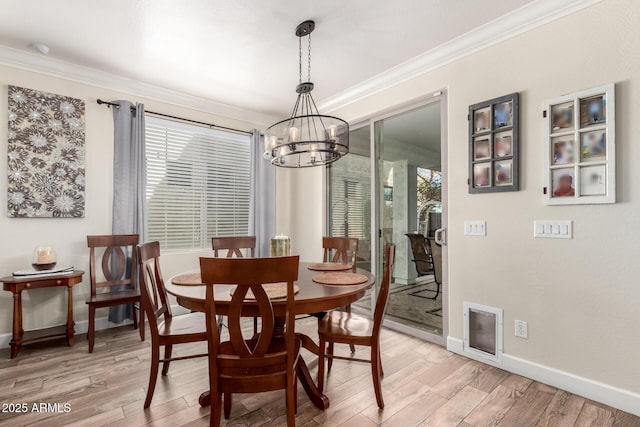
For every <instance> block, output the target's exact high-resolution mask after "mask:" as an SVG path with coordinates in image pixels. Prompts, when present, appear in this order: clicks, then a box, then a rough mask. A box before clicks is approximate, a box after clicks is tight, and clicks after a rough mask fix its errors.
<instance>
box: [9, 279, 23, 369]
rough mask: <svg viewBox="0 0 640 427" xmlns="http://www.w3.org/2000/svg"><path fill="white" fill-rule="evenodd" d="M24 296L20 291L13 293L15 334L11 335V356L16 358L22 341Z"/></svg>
mask: <svg viewBox="0 0 640 427" xmlns="http://www.w3.org/2000/svg"><path fill="white" fill-rule="evenodd" d="M22 333H24V332H22V298H21V297H20V291H18V292H14V294H13V334H12V335H13V336H12V337H11V358H12V359H15V357H16V356H17V355H18V351H20V342H21V341H22V338H21V337H22Z"/></svg>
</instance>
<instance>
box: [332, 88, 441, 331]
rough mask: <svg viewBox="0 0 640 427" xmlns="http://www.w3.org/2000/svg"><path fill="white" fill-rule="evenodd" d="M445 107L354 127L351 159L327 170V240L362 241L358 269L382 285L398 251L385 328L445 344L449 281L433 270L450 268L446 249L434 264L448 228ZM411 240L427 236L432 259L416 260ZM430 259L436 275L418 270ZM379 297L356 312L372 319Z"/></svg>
mask: <svg viewBox="0 0 640 427" xmlns="http://www.w3.org/2000/svg"><path fill="white" fill-rule="evenodd" d="M444 101H445V98H444V95H443V94H437V95H436V96H434V97H433V98H430V99H428V100H425V101H424V102H422V103H421V104H417V105H414V106H412V107H407V108H403V109H398V110H396V111H393V112H390V113H388V114H385V115H381V116H378V117H374V118H372V119H370V120H368V121H366V122H364V123H361V124H360V125H359V126H354V127H353V130H352V131H351V133H350V145H351V147H350V154H349V155H348V156H345V157H344V158H342V159H340V160H339V161H337V162H335V163H334V164H333V165H331V166H330V167H329V168H328V169H327V187H328V190H329V191H328V200H327V210H328V212H327V220H328V221H327V223H328V224H327V226H328V233H329V235H333V236H345V237H357V238H358V239H360V245H359V250H358V267H360V268H364V269H366V270H368V271H372V272H373V273H375V274H376V275H377V276H378V277H379V278H381V277H382V271H383V270H384V265H383V260H382V254H383V252H384V245H385V244H386V243H387V242H393V243H395V244H396V248H397V249H396V264H395V269H394V272H393V275H392V277H393V279H392V285H391V295H390V298H389V303H388V306H387V312H386V317H385V322H386V323H387V325H388V326H390V327H393V328H395V329H399V330H403V331H409V332H410V333H414V334H415V335H418V336H421V337H424V338H426V339H429V340H431V341H434V342H437V343H440V344H444V338H443V336H444V332H445V331H444V329H446V304H445V303H443V302H446V281H445V280H444V278H443V277H435V276H434V268H433V267H434V265H435V264H434V262H436V263H439V264H438V265H439V267H442V263H446V247H440V246H437V245H436V246H435V248H436V249H437V250H439V251H440V252H439V254H440V255H438V256H437V259H434V257H433V256H432V254H431V250H430V244H431V243H430V239H432V238H433V237H434V234H435V231H436V230H438V229H441V228H442V227H443V225H446V218H445V217H443V211H444V210H446V200H445V201H444V203H443V197H442V196H443V184H444V183H445V182H446V176H445V175H444V174H443V168H442V164H443V161H442V159H443V155H442V147H446V146H445V145H444V140H445V138H444V137H443V134H444V133H446V132H444V129H443V126H444V123H446V121H445V119H444V112H445V108H444ZM408 234H410V235H412V236H413V237H414V238H415V237H416V236H422V237H421V238H423V239H424V240H423V242H424V244H423V245H422V251H425V253H416V252H415V251H416V248H415V247H414V246H412V245H411V244H410V239H409V236H407V235H408ZM418 239H419V240H420V237H418ZM418 249H419V248H418ZM424 257H427V258H428V259H429V260H430V261H429V262H430V263H431V264H430V265H431V268H430V269H425V268H422V267H424V265H423V264H420V265H417V264H416V263H415V262H414V260H416V259H421V258H424ZM443 270H445V271H446V268H443ZM379 282H380V281H378V286H379ZM439 287H440V289H441V292H439V293H438V289H439ZM377 291H378V287H376V288H374V289H373V290H372V292H371V295H367V297H365V298H363V299H362V300H360V301H358V302H357V303H356V304H353V307H354V309H356V310H363V311H366V312H371V311H372V310H373V305H374V304H373V301H374V300H375V295H377Z"/></svg>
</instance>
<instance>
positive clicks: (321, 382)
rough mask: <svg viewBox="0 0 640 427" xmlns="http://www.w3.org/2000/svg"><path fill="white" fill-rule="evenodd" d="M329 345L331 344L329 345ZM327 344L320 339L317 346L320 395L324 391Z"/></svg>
mask: <svg viewBox="0 0 640 427" xmlns="http://www.w3.org/2000/svg"><path fill="white" fill-rule="evenodd" d="M329 345H331V343H329ZM326 346H327V343H326V342H325V340H324V339H323V338H322V336H321V337H320V343H319V344H318V347H319V351H318V390H319V391H320V393H322V391H323V390H324V359H325V348H326ZM329 363H331V359H329Z"/></svg>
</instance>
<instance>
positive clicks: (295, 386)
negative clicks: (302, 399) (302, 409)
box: [293, 371, 298, 414]
mask: <svg viewBox="0 0 640 427" xmlns="http://www.w3.org/2000/svg"><path fill="white" fill-rule="evenodd" d="M293 397H294V405H295V409H296V410H295V413H296V414H297V413H298V374H297V373H296V372H295V371H294V378H293Z"/></svg>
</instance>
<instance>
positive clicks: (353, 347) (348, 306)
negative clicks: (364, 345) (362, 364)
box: [345, 304, 356, 354]
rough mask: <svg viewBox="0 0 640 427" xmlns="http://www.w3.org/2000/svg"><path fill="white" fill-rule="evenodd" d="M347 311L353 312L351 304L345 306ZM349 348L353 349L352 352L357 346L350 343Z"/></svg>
mask: <svg viewBox="0 0 640 427" xmlns="http://www.w3.org/2000/svg"><path fill="white" fill-rule="evenodd" d="M345 311H346V312H347V313H351V304H348V305H346V306H345ZM349 349H350V350H351V354H353V353H355V352H356V346H355V345H353V344H349Z"/></svg>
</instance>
